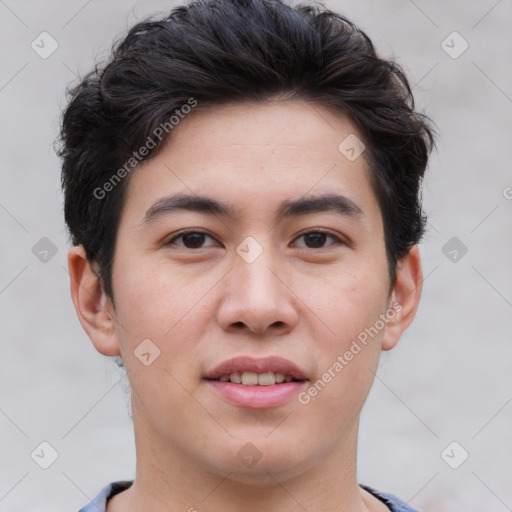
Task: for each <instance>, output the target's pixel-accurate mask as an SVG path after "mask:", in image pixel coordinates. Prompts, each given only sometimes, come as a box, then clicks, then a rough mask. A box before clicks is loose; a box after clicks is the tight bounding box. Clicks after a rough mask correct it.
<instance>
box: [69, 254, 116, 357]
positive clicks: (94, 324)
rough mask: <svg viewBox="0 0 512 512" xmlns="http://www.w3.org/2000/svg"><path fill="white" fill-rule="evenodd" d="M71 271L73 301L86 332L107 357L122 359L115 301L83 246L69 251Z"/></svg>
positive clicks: (99, 350)
mask: <svg viewBox="0 0 512 512" xmlns="http://www.w3.org/2000/svg"><path fill="white" fill-rule="evenodd" d="M68 267H69V273H70V276H71V298H72V300H73V304H74V305H75V309H76V312H77V314H78V319H79V320H80V323H81V324H82V327H83V328H84V330H85V332H86V333H87V335H88V336H89V338H90V339H91V341H92V343H93V345H94V346H95V347H96V350H98V352H100V353H102V354H104V355H106V356H118V355H121V351H120V347H119V342H118V340H117V336H116V329H115V327H116V324H115V311H114V307H113V304H112V301H111V300H110V299H109V297H108V296H107V295H106V294H105V292H104V290H103V286H102V284H101V282H100V280H99V278H98V277H97V268H96V266H95V265H91V263H90V262H89V260H88V259H87V256H86V254H85V249H84V248H83V246H81V245H79V246H76V247H73V248H72V249H71V250H70V251H69V253H68Z"/></svg>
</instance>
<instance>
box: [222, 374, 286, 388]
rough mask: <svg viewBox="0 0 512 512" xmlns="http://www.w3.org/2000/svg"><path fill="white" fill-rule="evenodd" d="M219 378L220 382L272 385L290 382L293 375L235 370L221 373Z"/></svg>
mask: <svg viewBox="0 0 512 512" xmlns="http://www.w3.org/2000/svg"><path fill="white" fill-rule="evenodd" d="M219 380H220V381H222V382H232V383H234V384H243V385H244V386H257V385H259V386H273V385H274V384H281V383H282V382H291V381H292V380H293V377H292V376H290V375H285V374H284V373H279V372H267V373H254V372H235V373H232V374H231V375H222V377H220V378H219Z"/></svg>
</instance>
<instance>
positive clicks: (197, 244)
mask: <svg viewBox="0 0 512 512" xmlns="http://www.w3.org/2000/svg"><path fill="white" fill-rule="evenodd" d="M207 238H209V239H211V240H213V241H214V242H215V240H214V238H213V237H211V236H210V235H207V234H206V233H203V232H201V231H185V232H183V233H180V234H179V235H177V236H175V237H174V238H171V239H170V240H169V241H168V242H166V243H165V244H164V245H176V246H178V247H182V248H185V249H202V248H204V247H211V245H213V244H210V245H203V244H204V242H205V240H206V239H207ZM180 239H181V240H182V243H181V244H178V243H176V240H180Z"/></svg>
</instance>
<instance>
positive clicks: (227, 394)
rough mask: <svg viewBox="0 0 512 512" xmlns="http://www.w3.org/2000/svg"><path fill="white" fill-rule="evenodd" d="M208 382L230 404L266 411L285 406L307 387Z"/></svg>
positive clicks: (292, 383) (285, 383)
mask: <svg viewBox="0 0 512 512" xmlns="http://www.w3.org/2000/svg"><path fill="white" fill-rule="evenodd" d="M206 382H207V383H208V384H209V385H210V386H212V387H213V389H214V390H215V391H216V392H217V393H219V395H221V396H222V397H223V398H225V399H226V400H227V401H228V402H231V403H232V404H234V405H238V406H240V407H247V408H249V409H266V408H268V407H278V406H280V405H283V404H285V403H286V402H288V401H289V400H291V399H292V398H293V397H294V396H296V395H297V394H298V393H299V391H300V390H301V389H302V388H303V387H304V386H306V385H307V381H302V382H299V381H292V382H283V383H282V384H274V385H272V386H245V385H243V384H234V383H232V382H223V381H220V380H207V381H206Z"/></svg>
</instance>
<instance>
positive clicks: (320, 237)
mask: <svg viewBox="0 0 512 512" xmlns="http://www.w3.org/2000/svg"><path fill="white" fill-rule="evenodd" d="M301 238H302V239H303V240H304V245H301V244H299V246H300V247H307V248H308V249H323V248H324V247H328V246H329V245H333V244H332V243H331V244H329V245H328V246H325V243H326V241H327V240H328V239H332V240H334V243H342V242H341V240H340V239H339V238H338V237H336V236H334V235H332V234H330V233H326V232H324V231H309V232H308V233H304V234H302V235H301V236H299V237H298V238H297V240H299V239H301Z"/></svg>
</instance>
